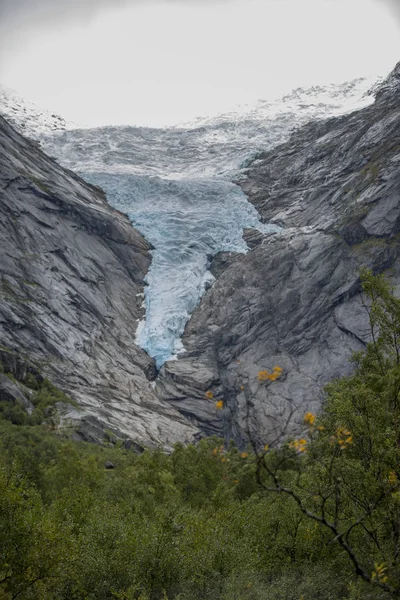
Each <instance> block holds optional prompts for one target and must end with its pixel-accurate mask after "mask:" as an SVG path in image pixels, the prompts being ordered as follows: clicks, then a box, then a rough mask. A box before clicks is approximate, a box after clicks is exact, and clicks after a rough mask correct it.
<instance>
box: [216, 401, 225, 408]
mask: <svg viewBox="0 0 400 600" xmlns="http://www.w3.org/2000/svg"><path fill="white" fill-rule="evenodd" d="M215 408H216V409H218V410H220V409H221V408H224V403H223V401H222V400H218V402H216V403H215Z"/></svg>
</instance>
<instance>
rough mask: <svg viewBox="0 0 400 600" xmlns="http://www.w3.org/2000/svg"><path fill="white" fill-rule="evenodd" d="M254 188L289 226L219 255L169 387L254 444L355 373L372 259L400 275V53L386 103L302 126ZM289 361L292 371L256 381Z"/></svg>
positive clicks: (249, 183) (381, 96)
mask: <svg viewBox="0 0 400 600" xmlns="http://www.w3.org/2000/svg"><path fill="white" fill-rule="evenodd" d="M241 185H242V188H243V190H244V191H245V193H246V194H247V196H248V197H249V200H250V201H251V202H252V203H253V204H254V205H255V206H256V208H257V209H258V210H259V212H260V214H261V216H262V219H263V220H264V221H265V222H273V223H276V224H278V225H281V226H282V227H283V230H282V232H281V233H276V234H264V235H263V234H260V233H259V232H254V231H252V230H248V231H246V232H245V236H246V239H247V241H248V245H249V247H250V251H249V252H248V254H247V255H245V256H243V255H235V254H232V253H229V254H228V253H223V254H221V255H219V256H217V257H216V258H214V260H213V263H212V267H211V268H212V270H213V273H214V275H216V277H217V278H218V279H217V281H216V283H215V284H214V286H213V287H212V289H210V290H209V291H208V292H207V293H206V294H205V296H204V297H203V299H202V301H201V303H200V305H199V307H198V308H197V309H196V311H195V312H194V314H193V315H192V317H191V319H190V321H189V323H188V325H187V327H186V330H185V334H184V337H183V344H184V346H185V348H186V349H187V352H186V353H184V354H182V355H181V356H180V357H179V359H178V360H175V361H170V362H167V363H166V364H165V365H164V367H163V368H162V370H161V373H160V375H159V377H158V381H157V391H158V394H159V397H160V398H161V399H162V400H166V401H168V402H169V403H170V404H171V405H172V406H174V407H176V408H178V410H180V411H181V412H182V413H183V414H185V415H189V416H190V418H191V419H192V420H193V422H194V423H195V424H198V425H199V426H200V427H201V429H202V430H203V431H205V432H207V433H214V432H215V433H218V434H226V435H230V436H233V437H235V438H236V439H237V440H238V441H240V442H241V443H244V442H245V440H246V438H247V432H246V430H247V427H250V431H251V434H252V436H254V437H257V438H258V439H259V440H263V441H268V440H271V439H273V438H274V437H275V435H276V433H277V431H279V430H280V429H282V427H286V423H287V421H288V420H290V421H291V422H292V423H293V424H295V423H296V422H297V423H301V421H302V417H303V415H304V412H305V411H307V410H317V409H318V407H319V406H320V404H321V400H322V398H323V387H324V385H325V384H326V383H327V382H328V381H330V380H331V379H332V378H334V377H337V376H341V375H344V374H346V373H350V372H351V368H352V366H351V363H349V357H350V355H351V354H352V352H353V351H354V350H359V349H362V348H363V347H364V344H365V342H366V341H367V340H368V336H369V327H368V317H367V312H366V311H365V309H364V308H363V306H362V301H361V296H360V282H359V271H360V267H361V266H362V265H367V266H370V267H372V268H373V270H374V271H375V272H382V271H385V270H387V272H388V274H389V275H390V277H391V278H392V281H393V283H394V284H395V285H397V284H400V262H399V258H398V257H399V247H400V246H399V239H400V237H399V233H400V63H399V65H398V66H397V67H396V69H395V70H394V71H393V72H392V74H391V75H390V76H389V78H388V79H387V80H386V82H384V84H383V85H381V87H380V89H379V91H378V93H377V94H376V101H375V103H374V104H373V105H371V106H370V107H368V108H366V109H363V110H361V111H357V112H354V113H352V114H349V115H345V116H343V117H341V118H334V119H330V120H328V121H323V122H322V121H318V122H314V123H311V124H309V125H307V126H305V127H304V128H302V129H300V130H299V131H297V132H295V133H294V135H293V136H292V137H291V139H290V141H289V142H288V143H285V144H283V145H281V146H279V147H277V148H275V149H273V150H272V151H270V152H268V153H265V154H262V155H260V156H258V157H257V159H256V160H255V161H254V162H253V164H252V165H251V166H250V168H249V169H248V171H247V179H246V180H245V181H244V182H243V183H242V184H241ZM276 365H278V366H280V367H282V368H283V370H284V371H283V375H282V377H281V378H279V379H278V380H276V381H273V382H268V383H265V382H259V381H258V380H257V374H258V372H259V371H261V370H264V369H267V370H270V371H271V370H272V369H273V367H274V366H276ZM242 387H243V388H244V389H241V388H242ZM207 390H211V391H212V392H213V394H214V398H213V399H207V397H206V396H205V392H206V391H207ZM215 400H223V402H224V408H223V409H222V410H216V408H215Z"/></svg>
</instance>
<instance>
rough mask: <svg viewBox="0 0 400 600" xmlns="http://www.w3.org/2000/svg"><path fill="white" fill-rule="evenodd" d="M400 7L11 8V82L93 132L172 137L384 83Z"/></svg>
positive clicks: (3, 68) (371, 3) (0, 65)
mask: <svg viewBox="0 0 400 600" xmlns="http://www.w3.org/2000/svg"><path fill="white" fill-rule="evenodd" d="M399 6H400V0H219V1H218V0H204V1H203V2H200V1H196V0H181V1H180V2H179V1H178V0H176V1H173V0H159V1H158V2H157V1H152V0H142V1H140V0H136V1H135V0H114V1H111V0H79V1H78V0H53V1H52V0H0V56H1V59H0V82H1V83H2V84H4V85H7V86H9V87H11V88H13V89H15V90H16V91H18V92H19V93H21V94H22V95H23V96H25V97H26V98H27V99H30V100H33V101H34V102H35V103H36V104H38V105H40V106H42V107H48V108H50V109H51V110H53V111H56V112H58V113H59V114H61V115H62V116H63V117H65V118H67V119H70V120H73V121H75V122H76V123H78V124H82V125H85V124H86V125H100V124H118V123H132V124H143V125H156V126H157V125H163V124H172V123H175V122H179V121H183V120H187V119H190V118H193V117H195V116H199V115H204V114H205V113H209V114H214V113H216V112H218V111H224V110H229V109H231V108H233V107H234V106H235V105H236V104H238V103H245V102H253V101H255V100H256V99H258V98H269V97H276V96H278V95H280V94H281V93H284V92H287V91H289V90H291V89H293V88H294V87H298V86H309V85H313V84H323V83H330V82H338V81H345V80H348V79H352V78H355V77H359V76H363V75H370V74H384V75H386V74H387V73H388V72H389V71H390V69H391V68H393V67H394V65H395V63H396V62H397V61H398V60H400V11H399Z"/></svg>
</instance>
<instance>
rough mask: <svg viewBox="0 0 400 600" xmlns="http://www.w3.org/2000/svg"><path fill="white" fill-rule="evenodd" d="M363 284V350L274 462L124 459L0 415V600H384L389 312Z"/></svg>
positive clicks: (378, 292) (389, 303)
mask: <svg viewBox="0 0 400 600" xmlns="http://www.w3.org/2000/svg"><path fill="white" fill-rule="evenodd" d="M363 277H364V289H365V298H366V309H367V310H369V313H370V321H371V328H372V333H373V342H372V343H371V344H369V345H368V347H367V349H366V351H365V352H364V353H362V354H359V355H357V356H356V357H355V358H354V361H355V371H354V374H353V375H352V376H351V377H348V378H344V379H341V380H338V381H336V382H333V383H332V384H330V385H329V386H328V389H327V398H326V404H325V406H324V410H323V412H322V413H321V415H319V416H318V417H316V416H315V415H312V414H311V413H307V414H306V415H304V418H305V420H304V433H303V435H302V436H299V438H298V439H295V440H291V441H289V442H286V443H284V444H281V445H280V446H279V447H275V448H274V447H271V448H269V447H265V448H263V449H260V448H258V446H257V444H256V443H255V442H254V443H253V445H251V444H250V445H249V448H248V449H247V450H246V452H242V451H241V450H239V449H237V448H235V447H234V446H232V445H231V446H227V445H226V444H224V442H223V441H222V440H217V439H215V438H211V439H205V440H202V441H201V442H200V443H199V444H197V445H196V446H188V447H183V446H182V445H178V446H176V448H175V449H174V451H173V452H172V453H171V454H169V455H168V454H165V453H163V452H162V451H161V450H160V451H148V450H146V451H145V452H144V453H143V454H141V455H138V454H135V453H134V452H133V451H132V450H128V449H125V448H124V447H123V446H122V445H121V447H118V444H117V445H114V446H112V445H110V446H102V447H100V446H94V445H89V444H85V443H82V442H81V443H79V442H72V441H69V440H67V439H65V438H63V437H61V436H60V434H59V433H58V434H56V433H55V432H54V431H52V430H51V427H50V426H49V425H48V424H46V423H44V424H42V425H37V424H36V425H35V424H34V423H32V422H31V424H29V423H27V422H25V424H17V423H15V419H14V423H13V422H12V420H13V419H11V420H10V419H7V414H6V413H5V412H4V411H3V418H2V419H0V449H1V452H0V600H11V599H14V598H20V599H21V600H22V599H51V598H56V599H65V600H67V599H68V600H73V599H77V600H78V599H79V600H102V599H117V600H134V599H135V600H139V599H140V600H158V599H160V600H166V599H169V600H171V599H175V600H266V599H268V600H275V599H276V600H278V599H282V600H283V599H288V600H289V599H293V600H295V599H296V600H300V599H303V600H306V599H307V600H308V599H321V600H328V599H335V600H336V599H339V598H350V599H352V600H356V599H359V600H361V599H362V600H364V599H378V598H382V599H386V598H399V597H400V561H399V552H400V398H399V394H400V301H399V300H397V299H396V298H394V296H393V295H392V294H391V291H390V289H389V287H388V285H387V284H386V283H385V281H384V279H383V278H373V277H372V276H371V275H370V274H369V273H365V274H364V276H363ZM262 373H267V372H266V371H265V372H264V371H263V372H262ZM275 379H276V381H275ZM261 380H265V381H264V384H263V385H265V393H266V397H267V396H268V386H269V385H279V376H278V375H276V376H274V377H273V379H272V380H268V378H267V376H265V377H264V376H261ZM50 395H51V394H50ZM41 410H43V409H41ZM107 461H110V462H111V463H113V466H115V468H113V469H107V468H105V465H106V463H107ZM108 466H111V465H108Z"/></svg>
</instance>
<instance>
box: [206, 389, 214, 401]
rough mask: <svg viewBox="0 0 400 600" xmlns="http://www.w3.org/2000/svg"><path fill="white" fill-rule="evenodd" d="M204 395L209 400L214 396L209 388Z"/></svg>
mask: <svg viewBox="0 0 400 600" xmlns="http://www.w3.org/2000/svg"><path fill="white" fill-rule="evenodd" d="M205 396H206V398H208V399H209V400H211V399H212V398H214V394H213V393H212V392H211V391H210V390H208V392H206V393H205Z"/></svg>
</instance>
